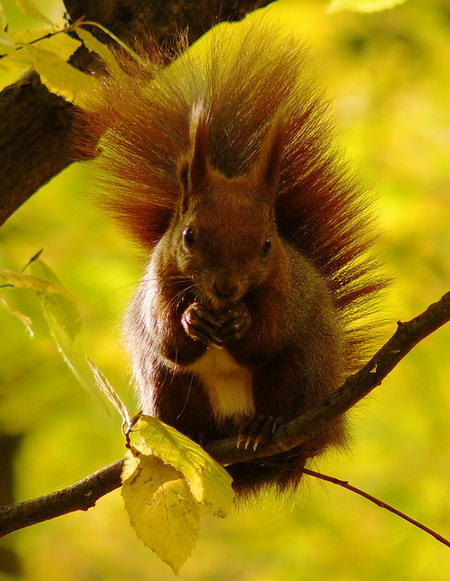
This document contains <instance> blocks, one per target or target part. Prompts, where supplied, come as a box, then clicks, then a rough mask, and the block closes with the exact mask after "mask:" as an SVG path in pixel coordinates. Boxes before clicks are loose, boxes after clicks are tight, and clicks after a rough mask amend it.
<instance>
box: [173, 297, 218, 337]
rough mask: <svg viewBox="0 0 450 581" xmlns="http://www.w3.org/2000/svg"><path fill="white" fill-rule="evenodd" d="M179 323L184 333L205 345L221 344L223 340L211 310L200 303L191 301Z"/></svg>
mask: <svg viewBox="0 0 450 581" xmlns="http://www.w3.org/2000/svg"><path fill="white" fill-rule="evenodd" d="M181 324H182V325H183V329H184V330H185V331H186V333H187V334H188V335H189V337H191V338H192V339H194V340H195V341H201V342H202V343H204V344H205V345H218V346H219V347H220V346H222V344H223V340H222V339H221V337H220V335H219V331H220V329H219V325H218V322H217V319H216V316H215V315H214V313H213V312H212V311H210V310H209V309H207V308H206V307H205V306H204V305H201V304H200V303H192V304H191V305H189V307H188V308H187V309H186V310H185V311H184V313H183V316H182V317H181Z"/></svg>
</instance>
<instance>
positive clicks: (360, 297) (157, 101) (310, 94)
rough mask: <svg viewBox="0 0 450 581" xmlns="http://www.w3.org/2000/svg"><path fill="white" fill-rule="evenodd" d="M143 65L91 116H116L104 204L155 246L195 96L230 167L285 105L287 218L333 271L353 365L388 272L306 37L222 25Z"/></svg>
mask: <svg viewBox="0 0 450 581" xmlns="http://www.w3.org/2000/svg"><path fill="white" fill-rule="evenodd" d="M150 58H152V57H151V55H150ZM138 77H139V78H138V79H134V80H133V79H131V78H128V80H125V78H124V76H122V75H121V78H120V79H118V80H115V79H113V78H110V79H109V80H106V81H105V90H104V91H103V92H102V94H101V99H100V102H101V106H100V107H99V110H98V111H97V114H96V115H94V116H93V119H94V121H93V123H92V127H93V128H94V129H93V131H95V130H98V127H100V126H102V127H105V126H108V127H109V129H108V131H107V133H106V134H105V136H104V137H103V139H102V141H101V150H102V155H101V156H100V157H99V160H98V162H97V163H98V166H99V171H100V172H101V175H102V178H101V179H102V184H103V185H102V189H103V192H104V198H105V200H106V201H107V204H108V205H109V206H110V207H111V209H112V210H113V211H114V212H115V213H116V214H117V215H118V216H119V217H120V219H121V221H122V223H124V224H125V226H127V227H128V228H129V229H130V231H131V232H132V234H133V235H134V236H135V237H136V238H137V239H138V240H139V241H140V242H142V243H143V244H144V245H145V246H146V247H148V248H151V247H152V246H154V245H155V244H156V243H157V242H158V240H159V239H160V238H161V236H162V235H163V234H164V232H165V231H166V229H167V227H168V224H169V221H170V219H171V217H172V215H173V212H174V211H175V209H176V207H177V204H178V200H179V196H180V184H179V181H178V175H177V172H178V165H179V160H180V158H182V157H183V156H185V155H186V154H187V153H188V151H189V148H190V138H189V127H190V118H191V112H192V110H193V108H195V107H196V106H197V105H198V104H201V105H202V107H203V108H204V109H205V110H206V111H207V112H208V147H209V150H208V157H209V161H210V163H211V164H212V166H213V167H215V168H216V169H217V170H218V171H220V172H221V173H223V174H224V175H226V176H229V177H231V176H236V175H239V174H243V173H245V172H248V171H249V170H250V169H251V168H252V167H253V165H254V164H255V162H256V160H257V159H258V153H259V150H260V146H261V143H262V141H263V138H264V135H265V134H266V132H267V131H268V128H269V127H270V125H271V123H272V121H273V119H274V117H275V116H277V115H282V116H283V117H284V120H285V123H286V142H285V144H284V149H283V154H282V160H281V173H280V181H279V186H278V193H277V201H276V220H277V225H278V229H279V232H280V234H281V236H282V237H283V238H284V239H285V240H287V241H288V242H290V243H291V244H294V245H295V246H296V247H298V248H299V249H300V250H301V252H302V253H303V254H304V255H305V256H306V257H308V258H309V259H310V260H311V262H312V263H313V264H314V265H315V267H316V268H317V269H318V271H319V272H320V273H321V275H322V277H323V278H324V279H325V280H326V282H327V284H328V288H329V290H330V293H331V295H332V297H333V300H334V303H335V305H336V306H337V308H338V310H339V312H340V314H341V317H342V320H343V323H344V326H346V327H347V329H348V333H347V344H348V349H347V352H348V365H347V372H350V371H353V370H354V369H355V367H356V366H357V365H359V363H360V360H361V356H362V348H363V345H364V344H367V339H368V338H369V336H370V335H371V334H372V332H373V329H372V328H371V327H370V324H368V323H367V316H368V315H369V314H370V312H371V308H372V306H373V298H374V297H375V296H376V295H377V291H378V290H379V289H380V288H381V287H383V286H384V281H383V279H382V277H380V276H379V275H378V270H379V269H378V267H377V265H376V261H375V260H374V259H373V257H372V256H371V250H370V249H371V248H372V247H373V236H372V234H371V225H370V221H371V220H370V218H369V217H368V213H367V205H368V197H367V193H366V192H365V189H364V187H362V186H361V183H360V182H359V180H358V179H357V178H355V176H354V175H353V174H352V172H351V171H349V168H348V164H347V162H346V160H345V159H343V157H342V155H341V153H340V152H339V150H338V149H337V148H336V146H335V144H334V136H333V122H332V120H331V118H330V115H329V111H328V103H327V101H326V99H324V96H323V94H322V91H321V90H320V88H318V86H317V83H316V82H315V80H314V78H313V76H312V75H311V72H310V70H309V66H308V56H307V51H306V50H305V48H304V47H303V45H302V44H299V43H298V42H297V41H296V40H295V39H294V38H291V37H286V35H284V34H282V33H281V32H279V31H278V30H277V29H276V28H274V27H271V26H268V25H267V23H263V24H262V25H260V26H255V25H254V26H253V28H250V26H249V25H248V24H247V23H242V24H239V25H228V24H227V25H220V26H219V27H217V29H216V30H213V31H212V32H211V33H209V34H208V35H207V38H205V39H204V40H203V41H202V43H201V44H200V45H194V46H193V47H191V48H190V49H189V50H188V51H187V52H185V53H183V54H182V55H181V56H180V57H179V58H178V59H176V60H174V62H172V63H171V64H170V65H169V66H168V67H166V68H165V69H163V70H161V72H160V73H159V74H158V75H156V76H155V77H154V78H153V79H152V80H151V81H150V82H147V83H146V82H144V81H143V78H145V75H142V76H141V75H139V76H138ZM358 321H359V323H358Z"/></svg>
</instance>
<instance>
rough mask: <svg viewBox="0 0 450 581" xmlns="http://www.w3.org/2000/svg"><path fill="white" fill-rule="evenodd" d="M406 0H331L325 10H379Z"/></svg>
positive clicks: (392, 6)
mask: <svg viewBox="0 0 450 581" xmlns="http://www.w3.org/2000/svg"><path fill="white" fill-rule="evenodd" d="M404 2H406V0H332V1H331V2H330V4H329V5H328V8H327V12H342V11H343V10H350V11H353V12H379V11H381V10H387V9H388V8H394V7H395V6H398V5H399V4H403V3H404Z"/></svg>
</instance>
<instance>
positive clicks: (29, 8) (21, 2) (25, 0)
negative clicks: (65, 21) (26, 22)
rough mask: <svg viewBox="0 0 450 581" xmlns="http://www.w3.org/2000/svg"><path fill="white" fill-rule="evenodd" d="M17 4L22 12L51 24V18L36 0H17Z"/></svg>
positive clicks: (33, 18)
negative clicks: (44, 12)
mask: <svg viewBox="0 0 450 581" xmlns="http://www.w3.org/2000/svg"><path fill="white" fill-rule="evenodd" d="M16 5H17V8H18V9H19V10H20V11H21V12H22V14H24V15H25V16H28V18H31V19H32V20H37V21H38V22H44V23H46V24H51V22H50V20H49V19H48V18H47V17H46V16H44V15H43V14H42V12H41V11H40V10H39V9H38V8H37V6H36V3H35V2H34V0H16Z"/></svg>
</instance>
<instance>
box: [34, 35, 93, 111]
mask: <svg viewBox="0 0 450 581" xmlns="http://www.w3.org/2000/svg"><path fill="white" fill-rule="evenodd" d="M24 51H28V52H29V54H30V55H31V57H32V65H33V68H34V69H35V71H36V72H37V73H38V74H39V75H40V77H41V81H42V82H43V83H44V85H45V86H46V87H47V89H49V91H51V92H52V93H56V94H57V95H61V96H62V97H64V98H65V99H66V100H67V101H71V102H74V103H75V104H76V105H78V106H80V107H82V108H88V107H89V103H90V95H91V93H93V92H95V86H96V83H97V81H96V80H95V79H94V77H91V76H90V75H86V74H85V73H82V72H81V71H79V70H77V69H76V68H75V67H72V66H71V65H69V64H68V63H66V62H65V61H64V60H63V59H62V58H60V57H59V56H57V55H55V54H53V53H51V52H49V51H46V50H43V49H41V48H39V47H36V46H33V45H28V46H26V47H24Z"/></svg>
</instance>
